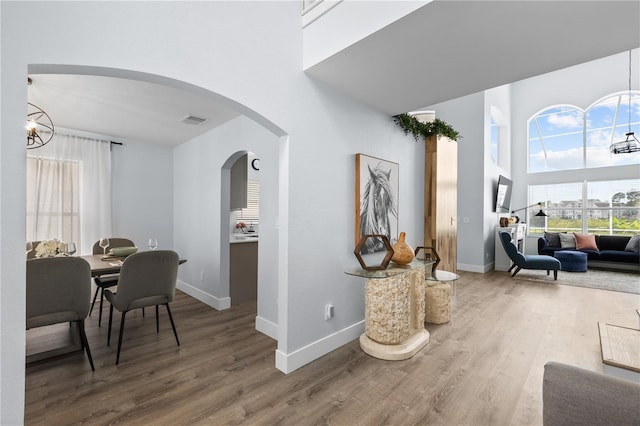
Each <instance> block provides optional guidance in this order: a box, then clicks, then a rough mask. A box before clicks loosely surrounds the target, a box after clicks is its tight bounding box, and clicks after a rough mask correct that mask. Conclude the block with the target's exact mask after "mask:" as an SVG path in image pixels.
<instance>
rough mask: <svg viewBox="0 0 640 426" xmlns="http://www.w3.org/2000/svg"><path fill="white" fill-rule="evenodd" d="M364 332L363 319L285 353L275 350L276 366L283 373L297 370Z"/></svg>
mask: <svg viewBox="0 0 640 426" xmlns="http://www.w3.org/2000/svg"><path fill="white" fill-rule="evenodd" d="M362 333H364V320H363V321H360V322H357V323H355V324H354V325H352V326H350V327H347V328H345V329H342V330H340V331H337V332H335V333H333V334H331V335H329V336H327V337H324V338H322V339H320V340H317V341H315V342H313V343H310V344H308V345H307V346H304V347H302V348H300V349H297V350H295V351H293V352H291V353H289V354H285V353H284V352H282V351H281V350H279V349H277V350H276V368H277V369H278V370H280V371H282V372H283V373H285V374H289V373H291V372H292V371H295V370H297V369H298V368H300V367H302V366H303V365H306V364H308V363H310V362H311V361H314V360H316V359H318V358H320V357H321V356H322V355H325V354H328V353H329V352H331V351H333V350H336V349H338V348H339V347H340V346H343V345H346V344H347V343H349V342H351V341H353V340H355V339H357V338H359V337H360V335H361V334H362Z"/></svg>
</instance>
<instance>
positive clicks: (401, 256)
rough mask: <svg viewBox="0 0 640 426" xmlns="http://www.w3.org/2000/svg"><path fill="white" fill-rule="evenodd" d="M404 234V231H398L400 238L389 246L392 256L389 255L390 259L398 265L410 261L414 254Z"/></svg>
mask: <svg viewBox="0 0 640 426" xmlns="http://www.w3.org/2000/svg"><path fill="white" fill-rule="evenodd" d="M405 237H406V234H405V233H404V232H401V233H400V238H398V241H396V243H395V244H394V245H393V246H391V247H392V248H393V256H392V257H391V261H392V262H393V263H397V264H398V265H406V264H408V263H411V261H412V260H413V258H414V257H415V254H414V253H413V249H412V248H411V246H410V245H409V244H407V243H406V242H405V240H404V239H405Z"/></svg>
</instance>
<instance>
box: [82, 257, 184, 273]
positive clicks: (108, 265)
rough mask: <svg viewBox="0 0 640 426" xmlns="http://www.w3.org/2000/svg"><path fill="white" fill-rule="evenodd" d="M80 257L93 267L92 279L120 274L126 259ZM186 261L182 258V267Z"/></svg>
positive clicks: (180, 262) (180, 261)
mask: <svg viewBox="0 0 640 426" xmlns="http://www.w3.org/2000/svg"><path fill="white" fill-rule="evenodd" d="M80 257H81V258H82V259H84V260H86V261H87V262H89V265H90V266H91V276H92V277H99V276H101V275H108V274H117V273H118V272H120V269H121V268H122V262H123V261H124V259H125V258H124V257H116V256H111V255H108V254H107V255H104V254H87V255H84V256H80ZM186 261H187V260H186V259H182V258H181V259H180V260H179V261H178V263H179V264H180V265H182V264H183V263H185V262H186Z"/></svg>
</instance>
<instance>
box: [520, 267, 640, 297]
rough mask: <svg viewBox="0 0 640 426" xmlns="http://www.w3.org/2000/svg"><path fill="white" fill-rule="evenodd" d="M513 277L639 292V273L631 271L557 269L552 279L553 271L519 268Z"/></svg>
mask: <svg viewBox="0 0 640 426" xmlns="http://www.w3.org/2000/svg"><path fill="white" fill-rule="evenodd" d="M514 279H516V280H521V281H536V282H545V283H554V284H561V285H572V286H575V287H588V288H597V289H600V290H610V291H620V292H623V293H632V294H640V274H637V273H632V272H618V271H602V270H598V269H590V270H589V271H587V272H563V271H559V272H558V280H557V281H554V280H553V272H551V274H550V275H547V273H546V271H533V270H531V271H529V270H521V271H520V272H518V275H516V276H515V277H514Z"/></svg>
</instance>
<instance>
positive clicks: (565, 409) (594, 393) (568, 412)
mask: <svg viewBox="0 0 640 426" xmlns="http://www.w3.org/2000/svg"><path fill="white" fill-rule="evenodd" d="M542 423H543V425H544V426H583V425H639V424H640V384H638V383H635V382H632V381H630V380H624V379H620V378H617V377H613V376H608V375H606V374H602V373H598V372H595V371H590V370H585V369H583V368H578V367H574V366H572V365H566V364H561V363H559V362H548V363H547V364H546V365H545V366H544V376H543V381H542Z"/></svg>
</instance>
